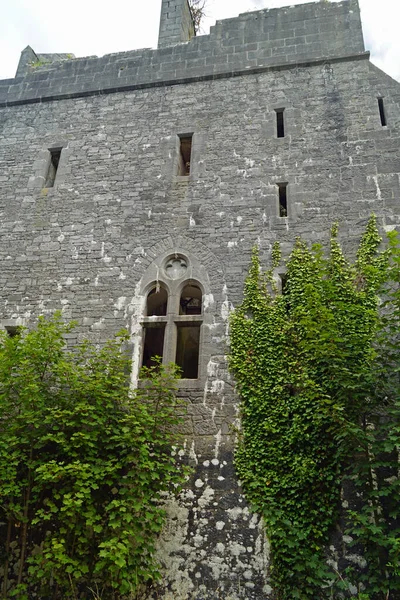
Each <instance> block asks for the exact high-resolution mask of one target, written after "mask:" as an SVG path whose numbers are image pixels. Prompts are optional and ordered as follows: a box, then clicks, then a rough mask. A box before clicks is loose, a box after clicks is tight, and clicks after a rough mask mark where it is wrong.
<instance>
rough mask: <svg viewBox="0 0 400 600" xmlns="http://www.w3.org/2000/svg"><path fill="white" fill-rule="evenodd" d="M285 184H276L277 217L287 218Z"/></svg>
mask: <svg viewBox="0 0 400 600" xmlns="http://www.w3.org/2000/svg"><path fill="white" fill-rule="evenodd" d="M287 185H288V184H287V183H278V190H279V216H280V217H287V216H288V210H287Z"/></svg>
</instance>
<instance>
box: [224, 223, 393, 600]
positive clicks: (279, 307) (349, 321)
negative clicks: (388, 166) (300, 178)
mask: <svg viewBox="0 0 400 600" xmlns="http://www.w3.org/2000/svg"><path fill="white" fill-rule="evenodd" d="M380 241H381V240H380V237H379V235H378V232H377V228H376V223H375V218H373V217H372V218H371V219H370V221H369V223H368V226H367V229H366V232H365V234H364V236H363V238H362V240H361V243H360V247H359V250H358V254H357V259H356V261H355V262H354V263H350V262H349V261H348V260H346V258H345V257H344V255H343V253H342V250H341V248H340V245H339V243H338V241H337V226H334V227H333V228H332V231H331V241H330V251H329V253H328V255H327V256H326V255H325V254H324V251H323V249H322V248H321V246H319V245H314V246H313V247H312V248H311V249H310V248H308V246H307V245H306V244H305V243H304V242H303V241H301V240H297V242H296V244H295V247H294V249H293V251H292V253H291V255H290V258H289V260H288V261H287V265H286V278H285V287H284V291H283V293H282V294H280V293H278V290H277V286H276V284H275V283H274V279H273V277H272V272H273V269H274V268H276V267H277V266H278V265H279V262H280V250H279V246H278V245H275V247H274V250H273V253H272V262H273V264H272V269H271V270H270V271H268V272H266V273H262V272H261V269H260V263H259V257H258V251H257V249H255V250H254V252H253V257H252V263H251V267H250V272H249V275H248V277H247V280H246V283H245V291H244V300H243V303H242V304H241V305H240V306H239V307H238V308H237V309H236V310H235V311H234V313H233V315H232V317H231V355H230V368H231V370H232V372H233V374H234V375H235V378H236V381H237V388H238V391H239V394H240V398H241V420H242V430H241V434H240V440H239V444H238V448H237V451H236V459H235V462H236V469H237V472H238V475H239V478H240V480H241V481H242V483H243V486H244V490H245V493H246V496H247V498H248V500H249V501H250V503H251V505H252V508H253V509H254V510H255V511H257V512H259V513H260V514H262V516H263V518H264V522H265V528H266V533H267V536H268V538H269V541H270V544H271V554H272V564H271V572H270V575H271V582H272V584H273V586H274V589H275V592H276V595H277V596H276V597H277V598H279V599H280V600H294V599H302V600H311V599H312V600H315V599H317V598H318V599H323V598H332V597H335V598H336V597H341V596H340V595H339V596H334V595H332V594H333V593H334V592H333V590H334V589H336V590H339V591H338V593H339V594H341V593H342V592H343V593H344V594H346V593H347V592H349V590H353V592H354V589H355V586H354V582H356V585H358V584H357V580H358V582H359V583H360V586H359V587H358V588H357V589H359V590H360V591H362V590H367V588H368V586H366V585H365V582H366V578H367V577H366V578H364V583H363V573H364V574H365V571H366V569H365V568H364V570H363V569H362V568H361V569H359V572H356V571H357V569H353V570H351V569H350V570H349V571H348V572H345V573H340V572H339V569H338V567H337V565H334V564H333V565H332V563H330V564H327V560H326V559H327V556H326V546H327V544H328V542H329V537H330V533H331V531H332V528H333V527H334V525H335V523H336V521H337V519H338V515H339V510H340V499H341V498H340V496H341V487H342V482H343V477H344V475H345V468H346V465H349V461H348V457H349V456H351V453H352V452H356V446H357V443H358V442H357V443H356V441H355V440H356V439H358V438H357V434H358V433H359V432H360V431H364V432H365V428H364V429H363V427H362V423H363V422H365V418H366V413H367V412H369V413H371V411H373V410H375V409H376V407H377V405H380V404H379V402H380V400H379V399H378V398H377V396H376V388H377V377H378V372H379V369H378V368H377V360H378V351H377V348H376V343H375V342H376V339H377V335H378V333H379V332H382V319H381V317H380V315H379V310H378V305H379V302H378V292H379V290H380V289H381V287H382V285H383V284H384V283H385V282H387V281H388V273H389V265H390V264H391V265H392V266H393V264H394V262H393V261H394V259H393V257H394V256H395V255H396V251H397V252H398V244H396V243H393V246H392V249H393V251H392V252H390V250H389V251H385V252H381V251H379V248H378V247H379V244H380ZM394 248H397V250H394ZM392 367H393V365H392ZM381 372H382V371H381ZM367 420H368V419H367ZM367 430H368V432H370V431H371V428H369V429H368V428H367ZM397 441H398V442H400V439H399V436H398V435H397ZM392 449H393V448H392ZM358 455H360V452H359V453H358ZM364 458H365V460H366V463H367V469H366V470H367V471H368V469H370V464H369V460H370V458H371V457H366V456H364ZM396 460H397V454H396ZM361 463H363V461H362V460H361V459H360V460H358V461H356V463H355V464H356V465H357V468H361V467H360V465H361ZM354 468H356V466H354ZM362 468H364V469H365V461H364V467H362ZM353 475H354V474H353ZM349 477H352V474H351V473H349ZM357 478H358V476H356V477H353V479H357ZM364 487H365V486H364ZM367 487H368V485H367ZM386 487H388V486H386ZM369 491H370V490H369ZM372 492H373V493H374V491H373V490H372ZM370 500H371V499H370V494H368V493H366V494H365V497H364V504H365V506H366V507H369V506H370ZM366 510H367V509H366ZM358 514H363V513H358ZM368 518H369V516H368V514H366V515H365V520H368ZM347 520H348V523H349V527H350V528H351V523H352V522H353V521H354V514H351V512H350V511H349V514H348V515H347ZM354 527H355V525H354ZM354 527H353V529H354ZM353 534H355V532H354V531H353ZM351 539H353V540H354V541H355V543H356V542H357V543H358V544H359V545H360V544H362V542H363V540H362V539H361V538H360V535H358V536H357V535H353V537H352V538H351ZM363 546H364V548H363V549H364V551H365V550H366V548H365V543H364V545H363ZM365 558H366V559H367V560H368V556H366V557H365ZM388 562H389V561H386V563H385V564H388ZM380 576H382V575H380ZM396 581H397V583H396V584H393V585H397V584H398V577H397V580H396ZM383 588H384V586H383V587H382V589H383ZM385 589H386V588H385ZM393 589H395V588H393ZM396 589H397V588H396ZM340 590H342V592H340ZM370 591H372V592H373V593H375V589H373V588H371V590H370ZM378 591H379V590H378ZM361 597H363V598H369V597H370V596H365V595H364V596H360V598H361ZM372 597H374V598H375V597H376V598H382V599H383V598H386V596H383V595H382V596H371V598H372Z"/></svg>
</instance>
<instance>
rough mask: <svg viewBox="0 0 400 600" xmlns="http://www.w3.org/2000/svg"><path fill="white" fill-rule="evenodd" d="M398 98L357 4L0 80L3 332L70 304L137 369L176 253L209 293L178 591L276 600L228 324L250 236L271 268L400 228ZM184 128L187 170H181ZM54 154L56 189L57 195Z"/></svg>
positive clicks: (242, 19)
mask: <svg viewBox="0 0 400 600" xmlns="http://www.w3.org/2000/svg"><path fill="white" fill-rule="evenodd" d="M38 56H39V55H38ZM106 91H107V92H108V93H107V94H106V93H103V92H106ZM378 97H384V106H385V111H386V118H387V126H385V127H383V126H382V124H381V120H380V115H379V110H378V101H377V98H378ZM32 101H34V102H35V103H32ZM399 105H400V85H399V84H398V83H397V82H395V81H393V80H392V79H390V77H388V76H387V75H385V74H384V73H382V72H381V71H380V70H379V69H377V68H376V67H374V66H373V65H371V64H370V63H369V61H368V54H366V53H364V47H363V42H362V33H361V27H360V18H359V10H358V5H357V2H356V0H350V1H344V2H340V3H333V4H328V3H315V4H307V5H302V6H299V5H297V6H295V7H290V8H284V9H271V10H263V11H258V12H254V13H248V14H243V15H241V16H239V17H238V18H237V19H228V20H225V21H221V22H217V24H216V26H215V27H214V28H212V32H211V34H210V36H202V37H198V38H195V39H192V40H191V41H190V42H188V43H185V44H179V45H177V46H169V47H165V48H162V49H159V50H139V51H134V52H128V53H123V54H116V55H111V56H107V57H103V58H99V59H97V58H90V59H77V60H72V61H63V62H57V63H53V64H51V65H50V66H43V67H39V68H38V69H37V70H34V71H33V72H31V73H30V74H27V75H26V76H25V77H18V78H17V79H15V80H6V81H2V82H0V106H1V108H0V131H1V138H0V181H1V187H0V260H1V269H0V286H1V290H2V292H1V297H0V322H1V323H2V324H3V325H5V324H12V323H16V324H19V323H23V322H26V323H28V324H29V322H31V321H33V319H35V318H36V317H37V316H38V315H39V314H49V313H51V312H53V311H54V310H55V309H61V310H62V311H63V314H64V316H65V318H66V319H70V318H73V319H77V320H78V322H79V328H78V330H77V332H76V334H75V336H78V337H74V336H73V337H72V338H71V340H69V341H70V343H73V342H74V341H75V340H76V339H78V338H81V337H84V336H89V337H90V338H91V339H93V340H94V341H98V342H102V341H104V340H105V339H106V338H107V337H110V336H112V335H113V334H114V333H115V332H116V331H118V330H119V329H120V328H121V327H127V328H128V329H129V331H130V332H131V334H132V356H133V365H134V373H133V376H134V377H135V376H136V374H137V369H138V365H139V362H140V352H141V345H142V341H141V335H142V324H141V320H142V317H143V314H144V306H145V294H146V293H147V291H148V288H146V286H147V285H150V284H151V282H154V281H156V280H158V279H160V280H161V281H162V280H163V277H164V276H163V274H162V265H163V260H164V259H166V258H167V257H171V256H174V255H175V254H176V253H178V254H182V255H184V256H185V257H187V259H188V261H189V264H190V268H192V269H193V270H192V273H196V274H197V275H196V276H194V275H191V277H193V278H194V279H196V278H197V279H198V280H199V282H200V283H201V285H202V288H203V292H204V302H203V304H204V314H203V324H202V341H201V357H200V373H199V378H198V379H197V380H191V381H182V382H181V395H182V396H183V397H185V398H187V399H188V402H189V410H188V418H187V423H186V425H185V428H184V433H185V435H186V436H187V441H186V445H185V451H184V452H183V454H184V455H185V456H186V458H187V459H188V460H189V461H190V462H191V463H192V464H193V465H194V466H195V468H196V473H195V476H194V478H193V481H192V482H191V484H190V485H189V486H188V489H187V490H186V491H185V492H184V493H183V495H182V498H181V500H180V502H178V503H177V502H172V501H168V512H169V514H170V517H171V518H170V522H169V525H168V528H167V530H166V532H165V534H164V537H163V540H162V543H161V547H160V557H161V559H162V561H163V562H164V563H165V565H166V585H167V584H168V585H169V591H168V590H167V591H165V594H164V596H165V598H169V597H170V598H174V600H178V599H179V598H182V599H184V598H185V599H186V598H190V599H198V600H199V599H200V598H207V599H211V598H224V600H227V599H228V598H231V599H237V598H246V599H252V600H261V598H266V597H268V596H269V593H270V588H269V586H268V580H267V579H265V578H264V576H263V574H264V575H265V573H266V561H267V548H266V547H265V544H264V540H263V536H262V533H261V531H260V530H259V520H258V518H257V517H254V516H251V515H249V513H248V509H247V508H246V505H245V502H244V499H243V497H242V495H241V492H240V488H239V486H238V484H237V482H236V480H235V475H234V471H233V468H232V449H233V444H234V435H235V434H234V431H233V430H232V428H231V425H232V423H235V420H236V418H237V416H238V407H237V398H236V397H235V396H234V382H233V381H232V380H231V378H230V377H229V375H228V372H227V365H226V358H225V357H226V354H227V351H228V347H227V342H228V337H227V336H228V317H229V312H230V310H231V309H232V306H234V305H236V304H237V303H238V302H239V301H240V299H241V295H242V290H243V282H244V278H245V275H246V272H247V269H248V265H249V261H250V256H251V249H252V247H253V245H254V244H256V243H257V244H259V246H260V248H261V253H262V255H263V259H264V258H265V259H266V260H267V259H268V258H269V255H270V251H271V248H272V244H273V242H274V241H275V240H279V241H280V242H281V244H282V249H283V252H284V254H286V255H287V253H288V252H289V251H290V248H291V246H292V244H293V241H294V240H295V238H296V236H298V235H301V236H303V237H305V238H306V239H307V240H308V241H309V242H322V241H324V240H326V239H327V238H328V235H329V229H330V226H331V224H332V222H333V221H336V220H337V221H339V224H340V236H341V239H342V241H343V244H344V246H345V249H346V250H348V251H350V252H352V251H354V247H355V244H356V243H357V242H358V240H359V237H360V235H361V232H362V231H363V228H364V227H365V224H366V222H367V220H368V217H369V215H370V214H371V212H375V213H376V215H377V216H378V222H379V224H380V226H381V228H382V230H385V229H386V230H390V229H393V228H396V227H399V225H400V183H399V182H400V107H399ZM282 108H284V118H285V136H284V137H283V138H277V132H276V110H277V109H282ZM189 132H194V135H193V144H192V156H191V166H190V171H191V172H190V176H189V177H177V172H178V171H177V157H178V153H179V139H178V135H179V134H187V133H189ZM57 147H62V148H63V150H62V153H61V159H60V163H59V167H58V171H57V177H56V182H55V186H54V187H52V188H48V189H47V188H43V185H44V181H45V178H46V173H47V169H48V165H49V160H50V158H49V156H50V155H49V150H48V149H49V148H57ZM282 182H287V183H288V187H287V190H288V196H287V201H288V211H287V212H288V216H287V217H280V216H279V206H278V187H277V184H278V183H282ZM164 280H165V282H166V285H168V279H167V278H165V277H164ZM146 290H147V291H146ZM171 343H172V342H171ZM170 347H171V348H172V346H170ZM168 594H170V595H168ZM179 594H180V595H179Z"/></svg>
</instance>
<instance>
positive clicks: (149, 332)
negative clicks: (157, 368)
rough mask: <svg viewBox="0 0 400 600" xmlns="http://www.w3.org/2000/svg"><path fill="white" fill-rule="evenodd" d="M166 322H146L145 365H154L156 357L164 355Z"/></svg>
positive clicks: (143, 363)
mask: <svg viewBox="0 0 400 600" xmlns="http://www.w3.org/2000/svg"><path fill="white" fill-rule="evenodd" d="M164 334H165V323H157V324H151V325H150V324H146V325H145V327H144V347H143V360H142V366H143V367H152V366H154V364H155V362H154V357H155V356H161V357H162V356H163V352H164Z"/></svg>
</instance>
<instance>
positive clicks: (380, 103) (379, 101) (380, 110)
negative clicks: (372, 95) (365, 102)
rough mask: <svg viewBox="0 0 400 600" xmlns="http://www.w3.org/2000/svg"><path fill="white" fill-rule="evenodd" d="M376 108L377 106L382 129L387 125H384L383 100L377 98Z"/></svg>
mask: <svg viewBox="0 0 400 600" xmlns="http://www.w3.org/2000/svg"><path fill="white" fill-rule="evenodd" d="M378 106H379V115H380V117H381V125H382V127H385V126H386V125H387V123H386V113H385V107H384V104H383V98H378Z"/></svg>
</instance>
